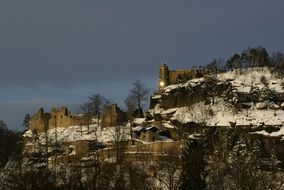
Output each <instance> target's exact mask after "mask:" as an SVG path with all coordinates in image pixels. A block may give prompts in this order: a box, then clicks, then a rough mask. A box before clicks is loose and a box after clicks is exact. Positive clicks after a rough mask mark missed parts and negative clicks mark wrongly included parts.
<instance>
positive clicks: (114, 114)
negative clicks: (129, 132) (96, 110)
mask: <svg viewBox="0 0 284 190" xmlns="http://www.w3.org/2000/svg"><path fill="white" fill-rule="evenodd" d="M125 122H127V115H126V113H125V112H123V111H121V110H120V108H119V107H118V106H117V104H113V105H111V106H105V107H104V111H103V117H102V125H103V127H112V126H117V125H122V124H124V123H125Z"/></svg>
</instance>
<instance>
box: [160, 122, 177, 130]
mask: <svg viewBox="0 0 284 190" xmlns="http://www.w3.org/2000/svg"><path fill="white" fill-rule="evenodd" d="M163 126H164V127H165V128H168V129H175V128H176V126H174V125H172V124H170V123H168V122H167V123H163Z"/></svg>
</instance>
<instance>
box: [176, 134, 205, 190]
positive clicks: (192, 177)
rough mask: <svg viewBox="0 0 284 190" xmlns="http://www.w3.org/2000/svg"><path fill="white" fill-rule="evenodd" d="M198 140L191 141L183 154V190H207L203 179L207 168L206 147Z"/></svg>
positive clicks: (181, 183) (181, 184)
mask: <svg viewBox="0 0 284 190" xmlns="http://www.w3.org/2000/svg"><path fill="white" fill-rule="evenodd" d="M202 144H203V143H201V142H199V140H198V139H190V140H189V141H188V142H187V143H186V146H185V147H184V150H183V154H182V172H181V180H180V189H181V190H201V189H205V188H206V183H205V180H204V177H203V171H204V167H205V160H204V153H205V151H204V147H203V145H202Z"/></svg>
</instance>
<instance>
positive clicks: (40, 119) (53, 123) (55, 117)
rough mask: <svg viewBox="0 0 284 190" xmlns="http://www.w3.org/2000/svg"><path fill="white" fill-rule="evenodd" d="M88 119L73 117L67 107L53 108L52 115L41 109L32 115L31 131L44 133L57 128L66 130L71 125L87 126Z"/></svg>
mask: <svg viewBox="0 0 284 190" xmlns="http://www.w3.org/2000/svg"><path fill="white" fill-rule="evenodd" d="M85 124H86V119H85V117H83V116H74V115H72V114H71V113H70V112H69V110H68V109H67V108H66V107H62V108H60V109H57V108H53V109H52V110H51V112H50V113H44V110H43V108H41V109H40V110H39V111H38V112H37V113H36V114H34V115H32V116H31V118H30V122H29V129H31V130H33V131H37V132H44V131H46V130H48V129H53V128H56V127H62V128H66V127H68V126H71V125H85Z"/></svg>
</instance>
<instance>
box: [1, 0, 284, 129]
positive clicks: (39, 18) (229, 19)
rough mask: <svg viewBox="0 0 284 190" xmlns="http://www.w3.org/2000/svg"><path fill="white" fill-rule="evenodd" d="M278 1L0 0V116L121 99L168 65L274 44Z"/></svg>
mask: <svg viewBox="0 0 284 190" xmlns="http://www.w3.org/2000/svg"><path fill="white" fill-rule="evenodd" d="M283 7H284V1H283V0H269V1H268V0H213V1H212V0H1V1H0V65H1V67H0V118H2V119H3V120H5V121H6V123H7V124H8V125H9V126H10V128H13V129H21V126H20V124H21V123H22V120H23V117H24V115H25V114H26V113H34V112H35V111H36V110H37V109H38V108H39V107H44V108H46V109H47V110H49V109H50V107H52V106H60V105H68V106H70V107H71V108H72V109H73V110H74V109H75V108H76V106H77V105H78V104H80V103H82V102H84V101H85V100H87V97H88V96H89V95H90V94H92V93H101V94H102V95H104V96H106V97H107V98H109V99H111V100H113V101H115V102H118V103H121V104H122V103H123V99H124V98H125V97H126V96H127V93H128V91H127V90H128V88H129V87H130V85H131V83H132V81H134V80H136V79H141V80H142V81H144V82H145V83H146V84H147V85H148V87H151V88H152V89H153V90H154V89H155V87H156V80H157V73H158V66H159V64H160V63H161V62H165V63H167V64H168V65H169V66H170V67H171V68H188V67H190V66H191V65H193V64H194V65H197V64H203V65H204V64H206V63H208V62H209V61H210V60H212V59H213V58H224V59H226V58H228V56H230V55H231V54H233V53H235V52H241V51H242V49H244V48H247V47H256V46H259V45H262V46H264V47H266V49H267V50H268V51H269V52H270V53H271V52H274V51H282V52H284V44H283V42H284V41H283V35H284V25H283V19H284V11H283Z"/></svg>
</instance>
